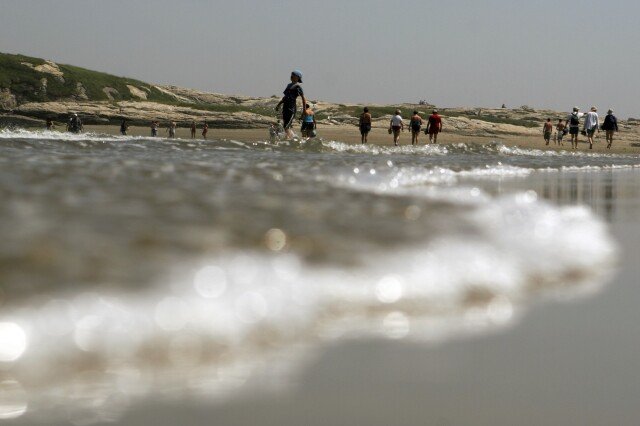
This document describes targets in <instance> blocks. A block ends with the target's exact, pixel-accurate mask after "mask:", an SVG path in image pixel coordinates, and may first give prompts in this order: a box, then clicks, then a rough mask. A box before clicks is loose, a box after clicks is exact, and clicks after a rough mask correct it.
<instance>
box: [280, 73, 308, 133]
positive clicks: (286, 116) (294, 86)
mask: <svg viewBox="0 0 640 426" xmlns="http://www.w3.org/2000/svg"><path fill="white" fill-rule="evenodd" d="M283 94H284V96H283V97H282V99H281V100H280V102H278V105H276V111H279V110H280V106H281V105H282V106H283V108H282V120H283V122H284V130H285V133H286V135H287V138H288V139H291V138H293V131H292V130H291V127H292V126H293V120H294V119H295V117H296V112H297V106H296V104H297V101H298V96H299V97H301V98H302V105H303V106H305V105H307V98H305V96H304V91H303V90H302V71H300V70H294V71H293V72H292V73H291V83H289V84H287V87H286V88H285V89H284V92H283ZM301 118H302V117H301Z"/></svg>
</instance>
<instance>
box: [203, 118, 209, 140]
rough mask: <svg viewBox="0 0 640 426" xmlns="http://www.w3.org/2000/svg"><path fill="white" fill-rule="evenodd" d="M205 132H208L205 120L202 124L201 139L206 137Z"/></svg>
mask: <svg viewBox="0 0 640 426" xmlns="http://www.w3.org/2000/svg"><path fill="white" fill-rule="evenodd" d="M207 133H209V125H208V124H207V122H206V121H205V122H204V125H203V126H202V139H207Z"/></svg>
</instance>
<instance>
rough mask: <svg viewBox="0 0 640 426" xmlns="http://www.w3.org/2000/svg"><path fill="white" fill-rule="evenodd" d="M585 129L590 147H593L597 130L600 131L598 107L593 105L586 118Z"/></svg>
mask: <svg viewBox="0 0 640 426" xmlns="http://www.w3.org/2000/svg"><path fill="white" fill-rule="evenodd" d="M584 131H585V132H586V134H587V140H588V141H589V149H593V137H594V135H595V133H596V132H600V120H599V119H598V108H596V107H591V111H589V112H588V113H587V116H586V117H585V119H584Z"/></svg>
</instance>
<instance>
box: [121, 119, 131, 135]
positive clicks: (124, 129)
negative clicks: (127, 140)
mask: <svg viewBox="0 0 640 426" xmlns="http://www.w3.org/2000/svg"><path fill="white" fill-rule="evenodd" d="M127 130H129V125H128V124H127V120H126V119H124V118H123V119H122V122H121V123H120V134H121V135H122V136H127Z"/></svg>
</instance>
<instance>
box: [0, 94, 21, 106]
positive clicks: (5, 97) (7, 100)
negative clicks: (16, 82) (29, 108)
mask: <svg viewBox="0 0 640 426" xmlns="http://www.w3.org/2000/svg"><path fill="white" fill-rule="evenodd" d="M17 106H18V101H17V100H16V97H15V96H14V95H13V93H11V90H9V89H1V90H0V109H2V110H4V111H12V110H14V109H15V108H16V107H17Z"/></svg>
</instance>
